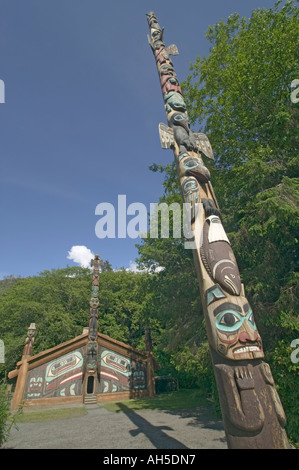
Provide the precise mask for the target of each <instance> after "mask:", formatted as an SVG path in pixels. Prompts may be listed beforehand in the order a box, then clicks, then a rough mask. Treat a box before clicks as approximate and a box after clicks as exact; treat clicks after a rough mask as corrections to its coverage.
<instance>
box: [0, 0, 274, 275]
mask: <svg viewBox="0 0 299 470" xmlns="http://www.w3.org/2000/svg"><path fill="white" fill-rule="evenodd" d="M273 5H274V0H273V1H272V0H271V1H270V0H248V1H246V2H244V1H243V0H225V1H224V0H209V1H206V2H203V1H199V0H186V1H185V2H181V1H178V0H172V1H167V0H163V1H162V0H160V1H156V0H152V1H147V0H127V1H126V2H124V1H121V0H117V1H115V0H109V2H104V1H100V0H22V1H21V2H20V1H18V0H0V80H2V81H3V82H4V84H5V103H0V135H1V147H0V149H1V151H0V211H1V219H0V220H1V222H0V223H1V230H0V279H1V278H3V277H4V276H7V275H10V274H14V275H21V276H34V275H37V274H38V273H39V272H41V271H43V270H45V269H49V270H50V269H52V268H63V267H65V266H66V265H70V266H75V265H78V264H79V261H80V259H82V258H80V257H79V258H75V256H76V254H77V253H78V249H74V248H73V250H72V247H77V246H80V247H85V248H84V249H83V255H84V250H85V252H88V250H90V251H91V252H93V253H99V254H100V255H101V257H102V258H103V259H108V260H109V261H110V263H111V264H112V266H113V268H119V267H125V268H129V267H130V266H131V267H132V265H133V262H134V260H135V258H136V257H137V256H138V252H137V250H136V248H135V243H136V242H139V241H140V240H139V239H137V240H134V239H130V238H125V239H119V238H114V239H112V238H111V239H109V238H105V239H99V238H98V237H97V236H96V233H95V226H96V222H97V221H98V220H99V216H98V215H95V208H96V206H97V205H98V204H99V203H103V202H109V203H111V204H113V205H114V206H115V208H116V210H117V201H118V195H126V198H127V205H129V204H131V203H133V202H141V203H143V204H144V205H145V206H146V207H147V208H148V209H149V205H150V203H152V202H156V201H158V199H159V197H160V196H161V195H162V194H163V187H162V177H161V175H158V174H156V173H152V172H151V171H149V169H148V168H149V166H150V165H151V164H152V163H167V162H170V161H172V158H173V154H172V152H171V151H166V150H162V149H161V146H160V141H159V134H158V124H159V122H166V116H165V112H164V107H163V100H162V95H161V89H160V83H159V80H158V75H157V71H156V66H155V61H154V58H153V55H152V52H151V50H150V47H149V45H148V42H147V34H148V33H149V30H148V25H147V20H146V16H145V15H146V13H148V12H149V11H154V12H155V13H156V16H157V18H158V20H159V23H160V25H161V26H162V27H165V32H164V40H165V42H166V43H168V44H171V43H175V44H176V45H177V46H178V49H179V53H180V54H179V56H177V57H174V58H173V63H174V67H175V70H176V74H177V76H178V79H179V80H180V81H182V80H184V79H185V78H186V76H187V74H188V73H189V72H188V70H189V66H190V64H191V62H193V61H194V60H195V59H196V56H197V55H203V54H208V51H209V43H208V41H207V40H206V38H205V32H206V31H207V29H208V27H209V25H213V24H215V23H217V22H218V21H219V20H220V19H221V18H223V19H226V18H227V17H228V16H229V15H230V14H231V13H234V12H238V13H239V14H240V15H241V16H246V17H247V18H248V17H250V15H251V12H252V10H253V9H256V8H259V7H265V8H270V7H272V6H273ZM212 144H213V143H212ZM130 218H132V217H131V216H128V217H127V220H128V221H129V220H130ZM70 251H71V253H73V254H74V256H73V258H72V259H68V253H69V252H70ZM81 254H82V248H81ZM79 255H80V250H79Z"/></svg>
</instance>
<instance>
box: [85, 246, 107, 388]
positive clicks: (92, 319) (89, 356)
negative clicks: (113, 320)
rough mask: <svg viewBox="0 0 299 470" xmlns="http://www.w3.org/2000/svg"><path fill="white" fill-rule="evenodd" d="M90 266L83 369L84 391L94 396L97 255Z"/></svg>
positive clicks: (96, 326) (98, 265)
mask: <svg viewBox="0 0 299 470" xmlns="http://www.w3.org/2000/svg"><path fill="white" fill-rule="evenodd" d="M90 264H91V266H92V267H93V276H92V286H91V299H90V311H89V329H88V342H87V353H86V360H85V367H84V383H85V387H84V389H85V390H87V393H88V394H95V393H96V392H97V383H98V380H97V379H98V377H99V375H100V370H99V367H100V366H99V364H100V361H99V360H98V307H99V274H100V266H102V265H103V261H102V260H101V259H100V256H99V255H95V257H94V259H93V260H91V263H90Z"/></svg>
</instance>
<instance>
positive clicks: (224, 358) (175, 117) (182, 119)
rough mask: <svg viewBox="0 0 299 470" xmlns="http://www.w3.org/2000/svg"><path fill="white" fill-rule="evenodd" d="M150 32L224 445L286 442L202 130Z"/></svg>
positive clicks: (151, 19)
mask: <svg viewBox="0 0 299 470" xmlns="http://www.w3.org/2000/svg"><path fill="white" fill-rule="evenodd" d="M147 20H148V24H149V28H150V37H149V36H148V39H149V43H150V46H151V48H152V51H153V54H154V57H155V59H156V64H157V69H158V74H159V79H160V83H161V88H162V94H163V99H164V105H165V111H166V115H167V120H168V126H167V125H165V124H160V125H159V133H160V140H161V145H162V147H163V148H171V149H172V150H173V152H174V157H175V162H176V167H177V173H178V177H179V181H180V187H181V193H182V197H183V202H184V203H188V204H189V207H190V209H191V210H190V218H191V231H192V234H193V242H194V244H193V250H192V251H193V257H194V262H195V266H196V271H197V277H198V281H199V287H200V293H201V299H202V304H203V310H204V316H205V322H206V328H207V335H208V341H209V345H210V351H211V358H212V363H213V368H214V373H215V377H216V383H217V387H218V393H219V399H220V405H221V411H222V417H223V423H224V428H225V433H226V438H227V443H228V447H229V448H232V449H258V448H268V449H270V448H271V449H272V448H274V449H275V448H277V449H278V448H280V449H285V448H289V443H288V440H287V436H286V432H285V430H284V426H285V423H286V418H285V414H284V410H283V408H282V405H281V402H280V399H279V396H278V393H277V391H276V388H275V384H274V380H273V377H272V374H271V370H270V367H269V365H268V364H266V363H265V362H264V361H263V357H264V352H263V346H262V340H261V337H260V335H259V333H258V330H257V327H256V324H255V322H254V318H253V313H252V309H251V307H250V305H249V303H248V300H247V299H246V297H245V292H244V286H243V284H242V283H241V280H240V274H239V269H238V266H237V262H236V258H235V256H234V253H233V250H232V248H231V245H230V242H229V239H228V237H227V235H226V233H225V230H224V227H223V225H222V221H221V214H220V209H219V206H218V204H217V200H216V197H215V194H214V191H213V187H212V185H211V182H210V172H209V170H208V168H207V167H206V166H205V165H204V162H203V160H202V154H203V155H204V156H205V157H207V158H211V159H213V158H214V155H213V151H212V148H211V145H210V142H209V139H208V137H207V136H206V135H205V134H202V133H198V134H195V133H193V132H192V131H191V129H190V127H189V119H188V114H187V108H186V104H185V101H184V98H183V96H182V92H181V88H180V86H179V82H178V79H177V77H176V74H175V71H174V68H173V63H172V61H171V59H170V55H177V54H178V51H177V47H176V46H175V45H171V46H169V47H166V46H165V44H164V42H163V32H164V30H163V29H161V28H160V26H159V23H158V21H157V18H156V16H155V14H154V13H153V12H150V13H148V14H147Z"/></svg>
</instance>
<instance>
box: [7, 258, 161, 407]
mask: <svg viewBox="0 0 299 470" xmlns="http://www.w3.org/2000/svg"><path fill="white" fill-rule="evenodd" d="M91 265H92V266H93V279H92V286H91V300H90V314H89V326H88V328H84V330H83V332H82V334H81V335H80V336H77V337H75V338H73V339H71V340H69V341H66V342H65V343H61V344H59V345H57V346H55V347H53V348H51V349H48V350H46V351H42V352H40V353H38V354H36V355H32V351H33V343H34V336H35V331H36V327H35V323H31V325H30V327H29V329H28V334H27V338H26V340H25V345H24V350H23V355H22V358H21V360H20V361H19V362H18V363H17V366H16V369H15V370H13V371H11V372H10V373H9V374H8V378H9V379H13V378H15V377H17V381H16V386H15V392H14V396H13V400H12V406H11V408H12V409H13V410H15V409H18V408H19V407H20V406H26V407H29V406H30V407H32V406H38V407H40V406H51V405H57V404H66V403H67V404H71V403H85V404H92V403H97V402H101V401H104V400H119V399H126V398H137V397H146V396H153V395H154V394H155V378H154V366H155V360H154V357H153V354H152V351H151V339H150V332H149V329H146V330H145V344H146V352H143V351H139V350H137V349H135V348H133V347H131V346H129V345H127V344H125V343H122V342H120V341H117V340H115V339H112V338H110V337H109V336H106V335H104V334H101V333H99V332H98V305H99V298H98V294H99V272H100V266H101V265H102V261H101V260H100V257H99V255H95V258H94V259H93V260H92V261H91Z"/></svg>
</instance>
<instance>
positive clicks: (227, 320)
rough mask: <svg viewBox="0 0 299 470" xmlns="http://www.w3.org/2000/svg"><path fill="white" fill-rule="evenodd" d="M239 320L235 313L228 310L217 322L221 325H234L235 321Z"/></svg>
mask: <svg viewBox="0 0 299 470" xmlns="http://www.w3.org/2000/svg"><path fill="white" fill-rule="evenodd" d="M239 321H240V320H239V318H238V317H236V315H234V314H233V313H230V312H228V313H225V314H224V315H223V317H222V318H221V320H220V322H219V323H220V324H221V325H226V326H233V325H235V324H236V323H237V322H239Z"/></svg>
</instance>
